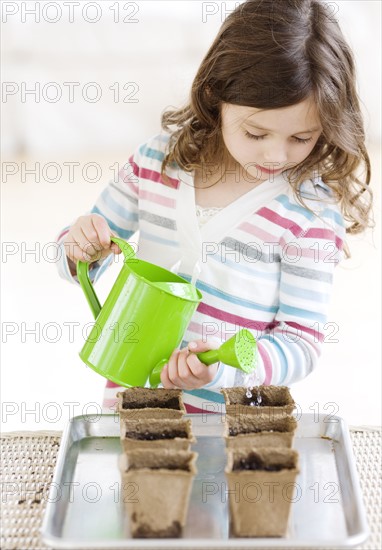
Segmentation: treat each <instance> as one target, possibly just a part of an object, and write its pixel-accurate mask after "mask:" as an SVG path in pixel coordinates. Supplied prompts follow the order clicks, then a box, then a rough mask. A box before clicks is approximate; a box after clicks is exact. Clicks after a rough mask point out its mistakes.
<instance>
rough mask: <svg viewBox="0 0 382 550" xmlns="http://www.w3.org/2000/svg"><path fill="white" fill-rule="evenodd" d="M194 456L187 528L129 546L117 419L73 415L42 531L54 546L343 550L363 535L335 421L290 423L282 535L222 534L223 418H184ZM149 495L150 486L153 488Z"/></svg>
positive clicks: (346, 452)
mask: <svg viewBox="0 0 382 550" xmlns="http://www.w3.org/2000/svg"><path fill="white" fill-rule="evenodd" d="M187 417H188V418H191V419H192V424H193V432H194V434H195V436H196V437H197V443H196V444H195V445H194V446H193V449H194V450H195V451H196V452H198V453H199V457H198V461H197V468H198V474H197V476H196V477H195V479H194V483H193V490H192V495H191V500H190V506H189V512H188V519H187V526H186V527H185V529H184V533H183V537H182V538H180V539H132V538H131V537H130V536H129V534H128V526H127V525H126V523H127V521H126V515H125V514H124V513H123V503H122V502H121V501H120V500H121V499H120V498H119V496H120V486H121V479H120V473H119V470H118V465H117V460H118V456H119V455H120V453H121V446H120V440H119V417H118V416H117V415H97V416H96V415H94V416H77V417H75V418H73V419H72V420H71V421H70V423H69V425H68V426H67V428H66V430H65V432H64V435H63V438H62V442H61V446H60V450H59V455H58V459H57V465H56V469H55V474H54V478H53V482H52V486H51V488H50V492H49V497H48V503H47V508H46V513H45V517H44V521H43V526H42V537H43V540H44V542H45V543H46V544H47V545H49V546H53V547H54V548H57V549H59V548H72V549H74V548H75V549H80V548H127V549H130V548H154V547H155V548H191V547H192V548H202V547H208V548H228V547H233V546H235V547H237V548H256V547H263V548H266V547H268V548H269V547H273V548H275V547H281V548H296V547H304V546H306V547H309V548H319V547H320V548H322V547H330V546H332V547H333V546H335V547H336V548H338V547H350V546H355V545H358V544H361V543H362V542H364V541H365V540H366V539H367V536H368V528H367V522H366V517H365V511H364V507H363V503H362V496H361V491H360V488H359V483H358V477H357V471H356V468H355V463H354V458H353V454H352V449H351V442H350V437H349V432H348V428H347V426H346V424H345V422H344V420H343V419H342V418H340V417H337V416H328V417H324V416H322V417H318V416H317V415H314V414H302V415H300V416H299V417H297V420H298V429H297V432H296V437H295V440H294V445H293V448H294V449H296V450H297V451H298V452H299V457H300V474H299V476H298V478H297V482H296V483H297V485H296V486H297V492H296V493H295V498H294V500H293V504H292V510H291V516H290V521H289V526H288V533H287V536H286V537H283V538H234V537H231V536H230V533H229V519H228V504H227V494H226V488H227V485H226V481H225V477H224V467H225V462H226V455H225V444H224V440H223V438H222V430H223V422H224V416H221V415H217V414H205V415H204V414H200V415H199V414H195V415H187ZM153 490H155V488H154V487H153Z"/></svg>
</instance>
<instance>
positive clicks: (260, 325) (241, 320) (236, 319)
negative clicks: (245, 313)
mask: <svg viewBox="0 0 382 550" xmlns="http://www.w3.org/2000/svg"><path fill="white" fill-rule="evenodd" d="M197 311H199V312H200V313H204V314H205V315H209V316H210V317H213V318H214V319H220V321H226V322H228V323H232V324H233V325H238V326H239V327H243V328H248V329H252V330H261V331H263V330H266V329H267V328H269V327H270V326H271V323H265V322H262V321H253V319H246V318H245V317H241V316H240V315H233V314H232V313H227V312H225V311H222V310H221V309H217V308H216V307H212V306H208V305H207V304H203V303H201V304H199V306H198V309H197ZM272 323H273V321H272Z"/></svg>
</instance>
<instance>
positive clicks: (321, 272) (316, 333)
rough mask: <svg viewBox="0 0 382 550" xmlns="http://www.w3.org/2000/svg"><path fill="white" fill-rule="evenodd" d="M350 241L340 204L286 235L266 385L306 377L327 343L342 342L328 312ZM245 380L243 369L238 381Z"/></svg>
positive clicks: (263, 364) (265, 348) (262, 365)
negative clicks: (336, 272) (335, 278)
mask: <svg viewBox="0 0 382 550" xmlns="http://www.w3.org/2000/svg"><path fill="white" fill-rule="evenodd" d="M344 239H345V228H344V226H343V221H342V218H341V216H340V214H339V212H338V211H337V210H336V209H334V208H326V209H325V210H324V211H323V213H322V215H321V217H319V218H315V219H314V220H313V222H310V223H309V224H307V225H306V227H305V228H304V229H303V232H302V233H301V234H298V235H297V236H296V235H295V232H294V230H293V228H291V229H288V230H287V231H286V232H285V233H284V235H283V238H282V240H281V242H280V245H281V249H282V253H281V265H280V267H281V278H280V295H279V308H278V311H277V314H276V317H275V323H276V326H275V327H274V328H273V329H272V330H270V331H268V333H266V334H264V335H262V336H260V337H259V339H258V350H259V354H258V367H257V372H258V375H259V381H260V383H264V384H276V385H289V384H292V383H294V382H297V381H298V380H301V379H303V378H305V377H306V376H307V375H308V374H310V373H311V372H312V370H313V369H314V368H315V367H316V365H317V361H318V358H319V356H320V354H321V351H322V344H323V343H335V342H336V341H338V330H339V327H338V326H337V325H336V323H335V319H329V318H328V312H329V305H330V296H331V292H332V287H333V276H334V270H335V267H336V266H337V265H338V263H339V261H340V260H341V258H342V255H343V245H344ZM241 382H242V377H241V376H240V372H239V371H237V372H236V373H235V380H234V385H240V383H241Z"/></svg>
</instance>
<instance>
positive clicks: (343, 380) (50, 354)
mask: <svg viewBox="0 0 382 550" xmlns="http://www.w3.org/2000/svg"><path fill="white" fill-rule="evenodd" d="M6 4H8V5H10V6H11V5H12V6H14V5H19V8H20V9H19V11H18V12H17V13H15V14H14V15H11V14H10V15H8V16H7V21H6V22H4V23H3V54H2V62H3V80H4V81H5V82H6V83H8V84H7V86H8V88H7V90H8V91H10V90H11V87H12V86H13V90H14V91H15V93H14V94H13V95H8V96H7V97H6V101H5V102H4V103H3V104H2V119H3V121H2V158H3V163H7V164H6V170H8V171H12V170H13V171H14V172H15V173H14V174H13V175H10V174H9V173H8V174H7V173H6V172H4V171H3V180H2V199H3V204H4V205H5V206H4V207H3V214H2V227H1V231H2V240H3V261H2V264H1V265H2V328H3V337H2V340H3V343H4V344H3V349H2V390H1V391H2V399H3V413H5V414H3V429H4V430H7V431H9V430H13V429H62V428H63V426H64V425H65V423H66V421H67V420H68V418H69V413H70V411H72V412H74V414H81V413H82V412H83V411H86V410H87V409H86V406H87V404H89V403H92V402H95V403H100V402H101V400H102V391H103V385H104V381H103V379H102V378H101V377H99V376H97V375H96V374H95V373H93V372H92V371H90V370H89V369H88V368H86V367H85V366H84V365H83V364H82V362H81V361H80V359H79V358H78V351H79V349H80V348H81V346H82V344H83V336H82V330H83V328H84V326H85V325H86V323H88V322H90V321H91V314H90V312H89V311H88V308H87V304H86V303H85V299H84V298H83V296H82V294H81V291H80V290H79V289H78V288H75V287H73V286H71V285H69V284H66V283H65V282H64V281H62V280H60V279H59V278H58V276H57V273H56V270H55V265H54V262H51V261H50V258H51V257H52V256H50V254H52V249H50V248H49V246H48V243H49V242H52V241H53V240H54V237H55V234H56V232H57V231H58V230H59V229H60V228H61V227H62V226H64V225H66V224H67V223H69V222H70V221H71V220H72V219H74V218H75V217H77V216H78V215H79V214H80V213H82V212H83V211H85V210H86V209H88V208H89V207H90V206H91V204H92V203H93V201H94V199H95V197H96V196H97V195H98V193H99V192H100V191H101V190H102V188H103V186H104V184H105V183H107V181H108V180H109V179H111V177H112V175H113V172H112V169H111V168H110V167H111V166H112V165H114V163H116V162H119V163H122V162H125V161H126V159H127V157H128V156H129V155H130V153H131V152H132V149H133V148H134V147H135V146H136V145H137V144H138V143H141V142H143V141H145V140H146V139H147V138H148V137H150V136H151V135H153V134H154V133H156V132H157V131H158V129H159V127H160V115H161V112H162V111H163V109H165V108H166V107H167V106H168V105H180V104H181V103H183V102H184V101H186V99H187V96H188V92H189V87H190V84H191V81H192V78H193V75H194V74H195V71H196V69H197V67H198V65H199V63H200V61H201V59H202V57H203V56H204V53H205V52H206V50H207V48H208V46H209V45H210V43H211V42H212V40H213V38H214V36H215V34H216V32H217V30H218V28H219V26H220V24H221V22H222V18H223V17H224V13H223V11H222V7H224V5H225V6H226V8H227V9H229V8H231V7H234V5H235V4H236V2H226V3H225V4H224V3H220V2H204V3H203V2H200V1H198V0H192V1H181V2H176V1H161V0H160V1H157V2H152V1H140V2H135V3H134V2H130V3H128V2H120V3H119V5H120V7H121V8H120V9H121V12H120V20H119V22H114V21H113V12H112V11H111V10H110V7H111V6H113V5H114V4H115V2H104V1H102V2H93V3H89V2H81V5H80V6H79V7H78V8H76V10H75V11H74V21H73V22H72V23H70V22H69V20H68V9H67V8H65V6H64V4H63V3H62V2H51V3H50V4H51V8H50V11H46V12H44V11H43V8H44V5H46V2H40V3H39V6H40V13H41V20H40V22H35V21H34V17H32V16H30V15H27V14H25V10H24V13H23V12H22V8H21V6H22V5H23V6H24V7H28V8H29V7H30V6H31V5H33V4H35V2H32V3H31V2H19V3H15V2H8V3H7V2H3V3H2V9H3V13H2V15H3V21H4V20H5V12H4V6H5V5H6ZM52 4H57V5H59V7H61V8H62V15H61V18H60V20H59V21H57V22H56V23H52V22H49V21H47V20H46V19H50V20H52V19H53V18H54V17H55V16H56V15H57V13H58V12H57V10H56V12H54V11H53V8H52ZM87 4H92V5H93V8H88V11H87V12H86V13H85V15H86V16H87V17H88V18H94V17H95V15H96V13H97V12H96V8H97V9H98V10H100V14H101V18H100V20H99V21H98V22H96V23H89V22H87V21H86V20H84V18H83V16H82V11H81V10H82V9H83V7H84V5H87ZM128 4H129V5H130V11H128V10H125V11H123V6H125V5H126V6H127V5H128ZM329 4H330V6H332V8H333V10H335V11H336V13H335V16H336V17H338V20H339V22H340V24H341V26H342V28H343V30H344V32H345V34H346V36H347V37H348V39H349V41H350V43H351V44H352V45H353V47H354V50H355V54H356V59H357V67H358V73H359V88H360V93H361V97H362V100H363V104H364V107H363V108H364V112H365V117H366V123H367V131H368V145H369V150H370V154H371V156H372V161H373V183H372V185H373V188H374V191H375V193H376V208H375V217H376V224H377V225H376V229H375V230H374V231H371V232H368V233H366V234H365V235H363V236H361V237H357V238H353V239H351V240H350V246H351V249H352V253H353V257H352V259H351V260H349V261H347V262H344V263H343V264H342V265H341V266H340V267H339V268H338V270H337V274H336V281H335V289H334V296H333V300H332V305H331V312H330V317H329V322H330V323H335V324H336V325H337V326H338V331H337V333H336V335H334V336H333V339H337V340H338V342H330V326H329V325H328V331H327V334H326V336H327V338H326V339H327V342H326V343H325V345H324V351H323V356H322V360H321V363H320V366H319V368H318V369H317V371H316V372H315V373H313V374H312V375H311V376H310V377H309V378H307V379H306V380H305V381H303V382H301V383H299V384H297V385H296V386H294V388H293V395H294V396H295V398H296V400H297V401H298V402H299V404H300V405H301V406H302V408H303V409H304V410H309V408H311V407H312V409H311V410H314V409H315V408H316V409H317V406H318V407H319V409H320V411H321V412H329V413H330V412H331V410H333V409H332V406H331V405H328V404H329V403H335V404H336V405H335V406H334V408H336V409H337V410H338V413H339V414H340V415H342V416H344V417H345V418H346V419H347V420H348V421H349V422H350V423H351V424H377V423H380V401H381V399H380V398H381V395H380V389H379V388H380V382H381V380H380V345H379V342H380V334H381V331H380V329H381V327H380V305H379V304H380V207H379V205H380V192H379V189H380V178H379V174H380V173H381V166H380V136H381V127H380V89H381V87H380V70H379V68H380V51H381V48H380V45H381V44H380V27H379V21H380V11H381V4H380V2H374V1H361V0H352V1H337V2H335V3H334V2H328V5H329ZM135 5H136V6H137V7H138V12H137V13H136V14H135V15H134V18H136V19H138V22H137V23H128V22H126V23H123V21H122V19H123V18H126V17H129V14H132V9H133V8H134V6H135ZM203 6H204V10H209V12H213V11H214V10H216V13H215V14H212V15H210V16H208V17H205V18H204V19H205V21H204V22H203V16H202V15H203V12H202V10H203ZM337 7H338V9H337ZM8 9H11V8H8ZM44 16H45V20H44ZM23 20H24V21H25V22H23ZM36 82H39V83H40V87H41V89H43V88H44V85H46V84H47V83H48V82H55V83H57V86H56V90H57V89H59V88H58V86H60V87H61V90H62V93H63V97H62V99H60V100H59V101H57V102H56V103H51V102H49V101H47V100H46V97H47V96H45V98H44V96H43V95H42V96H41V99H40V102H36V101H35V100H34V98H33V97H32V96H31V95H25V94H23V93H22V88H23V86H25V87H26V88H28V89H30V88H32V87H33V86H34V85H35V83H36ZM64 82H78V83H79V84H80V85H79V86H78V87H76V88H75V95H74V101H73V102H70V101H68V93H67V92H68V87H65V86H64V85H63V83H64ZM89 82H96V83H97V85H98V86H99V87H100V89H101V91H102V98H101V99H100V101H97V102H95V103H91V102H89V101H85V100H84V99H83V97H82V94H81V90H83V89H84V85H86V84H87V83H89ZM116 82H117V83H119V85H120V87H121V88H122V87H123V85H124V84H125V83H128V82H133V83H135V85H136V86H137V90H138V91H137V94H136V96H135V97H134V98H136V99H138V102H136V103H124V102H123V101H122V100H120V101H114V97H113V92H112V90H110V89H109V88H110V86H112V85H113V84H114V83H116ZM12 83H14V84H12ZM22 83H25V84H22ZM45 91H46V92H47V93H48V94H53V92H54V89H53V87H51V88H50V89H49V90H47V89H45ZM92 91H94V89H89V93H91V92H92ZM48 97H50V98H52V97H53V96H52V95H49V96H48ZM122 97H124V96H122ZM73 162H78V163H79V165H77V166H75V172H74V173H75V178H74V182H71V181H70V178H69V170H68V163H73ZM10 163H14V164H10ZM36 163H39V165H38V164H36ZM49 163H56V166H58V167H59V169H60V170H61V171H62V173H61V176H59V177H58V180H57V181H56V182H53V181H52V179H53V178H54V167H53V165H52V164H50V166H51V168H50V169H49V170H48V167H49ZM89 163H93V170H92V169H91V168H90V167H89V172H88V173H87V174H86V173H85V177H83V175H82V170H83V169H84V167H86V166H90V165H89ZM36 166H37V172H38V173H39V174H40V176H41V180H40V181H36V177H35V176H34V175H33V174H30V173H28V172H27V171H28V170H30V169H33V168H34V167H36ZM94 166H98V171H99V174H98V176H99V179H98V180H97V181H94V182H93V183H92V182H91V181H90V179H91V178H92V177H93V176H94V177H95V172H94ZM3 168H4V164H3ZM44 173H45V179H44V177H43V176H44ZM95 179H97V178H95ZM4 246H5V248H4ZM30 249H34V250H35V253H34V254H31V253H29V254H27V250H30ZM4 252H5V255H4ZM117 271H118V265H115V266H113V268H112V270H111V271H110V272H109V273H108V274H106V275H105V278H104V280H103V281H100V283H99V286H98V290H99V293H100V295H101V296H102V297H104V296H105V295H106V294H107V290H108V288H110V285H111V283H112V281H113V278H114V276H115V273H116V272H117ZM70 324H72V325H71V326H72V327H73V334H70V330H69V326H70ZM31 329H35V333H34V334H32V333H30V332H28V331H29V330H31ZM12 331H14V334H11V332H12ZM55 339H56V340H57V341H54V340H55ZM69 403H72V405H71V406H70V404H69ZM315 403H318V405H315ZM325 407H327V408H326V409H325ZM28 410H32V411H34V412H30V413H28ZM92 410H93V411H94V410H95V407H93V408H92V407H91V406H90V408H89V411H92Z"/></svg>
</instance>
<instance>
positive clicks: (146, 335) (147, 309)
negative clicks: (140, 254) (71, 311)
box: [77, 237, 257, 387]
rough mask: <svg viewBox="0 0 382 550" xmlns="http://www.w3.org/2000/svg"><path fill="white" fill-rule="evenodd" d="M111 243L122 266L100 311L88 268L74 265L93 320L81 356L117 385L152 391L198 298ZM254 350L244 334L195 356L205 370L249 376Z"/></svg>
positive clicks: (123, 244) (183, 284)
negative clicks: (226, 367) (216, 367)
mask: <svg viewBox="0 0 382 550" xmlns="http://www.w3.org/2000/svg"><path fill="white" fill-rule="evenodd" d="M111 240H112V241H113V242H114V243H116V244H117V245H118V246H119V247H120V249H121V250H122V253H123V255H124V264H123V267H122V269H121V271H120V273H119V275H118V277H117V280H116V281H115V283H114V285H113V288H112V289H111V291H110V294H109V296H108V297H107V299H106V302H105V304H104V305H103V307H101V305H100V303H99V300H98V298H97V295H96V293H95V291H94V288H93V285H92V283H91V282H90V279H89V264H88V263H87V262H81V261H79V262H77V277H78V281H79V283H80V285H81V287H82V290H83V291H84V293H85V296H86V299H87V301H88V303H89V306H90V309H91V310H92V313H93V315H94V317H95V319H96V322H95V324H94V326H93V328H92V330H91V332H90V334H89V336H88V338H87V340H86V342H85V345H84V347H83V348H82V350H81V352H80V357H81V359H82V360H83V361H84V362H85V363H86V364H87V365H88V366H89V367H90V368H92V369H93V370H95V371H96V372H98V374H101V375H102V376H104V377H106V378H108V379H109V380H112V381H113V382H115V383H116V384H118V385H120V386H127V387H129V386H145V385H146V383H147V382H148V381H149V383H150V385H151V386H152V387H155V386H157V385H158V384H159V383H160V372H161V370H162V368H163V366H164V365H165V364H166V362H167V361H168V358H169V357H170V355H171V353H172V352H173V351H174V349H176V348H177V347H178V346H179V345H180V343H181V341H182V338H183V335H184V333H185V331H186V329H187V326H188V324H189V322H190V320H191V318H192V316H193V314H194V312H195V310H196V308H197V306H198V304H199V302H200V301H201V299H202V294H201V293H200V292H199V290H198V289H197V288H196V287H195V286H194V285H192V284H190V283H189V282H188V281H186V279H183V278H182V277H179V276H178V275H175V274H174V273H172V272H171V271H167V270H166V269H163V268H162V267H159V266H156V265H154V264H151V263H148V262H145V261H143V260H139V259H138V258H136V256H135V254H134V250H133V248H132V247H131V246H130V245H129V244H128V243H127V242H126V241H124V240H123V239H119V238H117V237H111ZM256 351H257V349H256V341H255V338H254V337H253V336H252V334H251V333H250V332H249V331H247V330H245V329H244V330H242V331H240V332H239V333H237V334H236V335H235V336H234V337H233V338H230V339H229V340H227V342H225V343H224V344H223V345H222V346H221V347H220V348H219V349H218V350H210V351H207V352H203V353H198V354H197V356H198V358H199V359H200V360H201V361H202V362H203V363H205V364H206V365H210V364H212V363H215V362H217V361H223V362H224V363H226V364H230V365H232V366H235V367H237V368H241V369H242V370H244V371H245V372H248V373H249V372H251V371H253V370H254V368H255V366H256Z"/></svg>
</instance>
